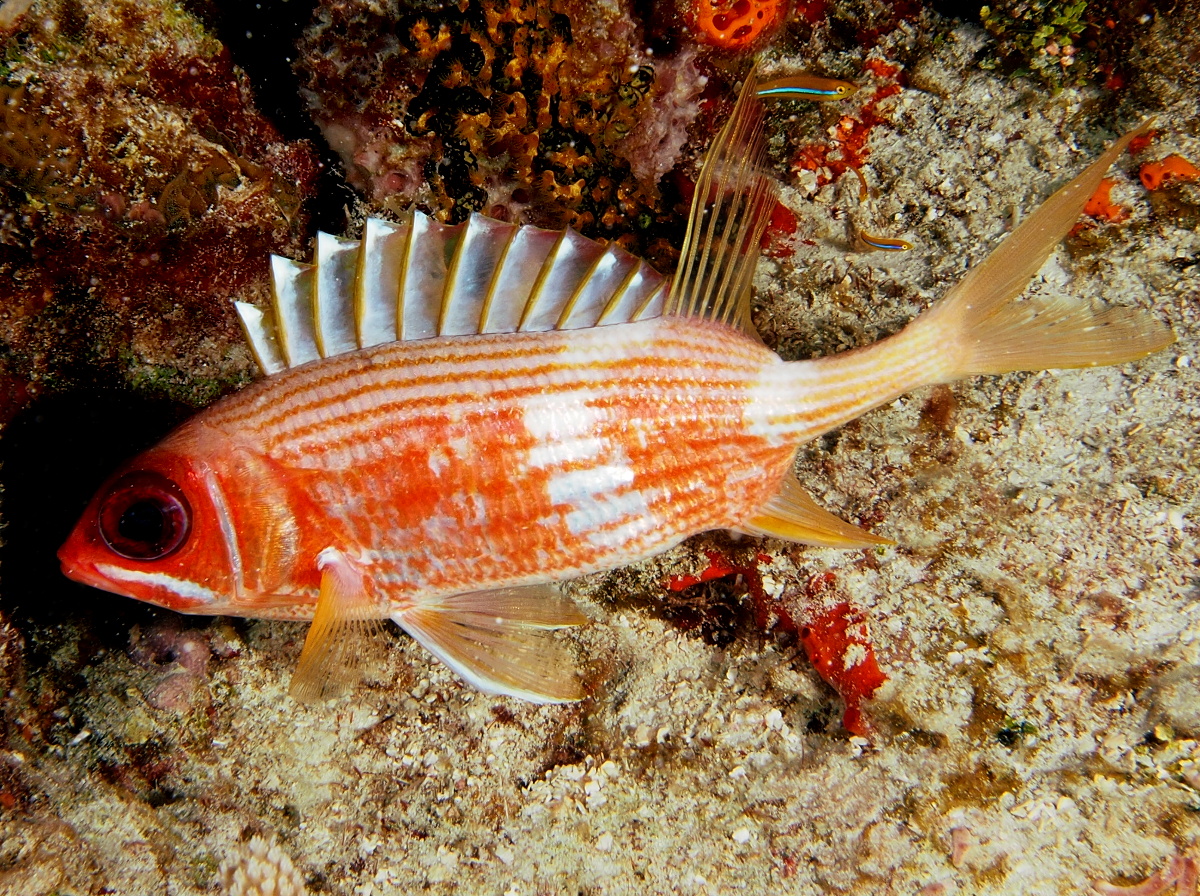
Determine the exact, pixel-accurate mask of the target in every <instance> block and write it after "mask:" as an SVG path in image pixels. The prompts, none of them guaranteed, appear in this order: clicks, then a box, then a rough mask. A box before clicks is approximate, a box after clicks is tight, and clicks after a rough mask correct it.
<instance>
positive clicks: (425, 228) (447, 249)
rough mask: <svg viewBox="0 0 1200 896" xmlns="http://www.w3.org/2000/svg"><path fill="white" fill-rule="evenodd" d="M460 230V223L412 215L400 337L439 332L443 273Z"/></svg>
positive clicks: (402, 284)
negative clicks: (441, 221)
mask: <svg viewBox="0 0 1200 896" xmlns="http://www.w3.org/2000/svg"><path fill="white" fill-rule="evenodd" d="M462 231H463V225H462V224H454V225H450V224H439V223H438V222H437V221H435V220H433V218H430V217H429V216H428V215H424V214H421V213H420V212H417V213H415V214H414V215H413V221H412V232H411V233H410V234H409V238H408V245H407V246H406V247H405V253H404V266H403V269H402V273H401V278H400V304H399V306H398V308H397V313H398V317H397V324H396V329H397V335H399V337H400V338H401V339H404V340H408V339H428V338H429V337H430V336H437V335H438V325H439V323H440V321H441V317H442V300H443V298H444V296H445V290H446V274H447V271H448V269H449V266H450V260H451V259H452V258H453V257H454V248H455V245H456V243H457V242H458V238H459V237H460V236H461V234H462Z"/></svg>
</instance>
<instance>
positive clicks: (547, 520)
mask: <svg viewBox="0 0 1200 896" xmlns="http://www.w3.org/2000/svg"><path fill="white" fill-rule="evenodd" d="M1143 130H1144V126H1143ZM1137 133H1139V132H1138V131H1135V132H1131V133H1129V134H1126V135H1125V136H1124V137H1122V138H1120V139H1119V140H1117V141H1116V142H1115V143H1114V145H1113V146H1112V147H1111V148H1110V149H1109V150H1108V151H1106V152H1105V153H1104V154H1103V155H1102V156H1101V157H1100V158H1099V159H1098V160H1097V161H1096V162H1094V163H1093V164H1092V165H1090V166H1089V167H1088V168H1087V169H1086V170H1085V171H1084V172H1083V173H1082V174H1080V175H1079V176H1077V177H1076V178H1075V179H1074V180H1072V181H1071V182H1070V183H1068V184H1067V185H1066V186H1064V187H1062V188H1061V189H1060V190H1058V191H1057V192H1056V193H1055V194H1054V195H1053V196H1051V197H1050V198H1049V199H1048V200H1047V201H1046V203H1045V204H1044V205H1043V206H1042V207H1041V208H1039V209H1037V210H1036V211H1034V212H1033V213H1032V214H1031V215H1030V216H1029V217H1028V218H1027V219H1026V220H1025V221H1024V223H1022V225H1021V226H1020V227H1019V228H1018V229H1017V230H1016V231H1014V232H1013V233H1012V234H1010V235H1009V236H1008V237H1007V238H1006V239H1005V240H1004V242H1003V243H1001V244H1000V246H999V248H997V249H996V250H995V251H994V252H993V253H992V254H991V255H990V256H988V257H987V258H986V259H985V260H984V261H983V262H982V263H981V264H979V265H977V266H976V267H974V268H972V269H971V271H969V272H968V274H967V275H966V277H965V278H964V279H963V280H962V281H961V282H960V283H959V284H958V285H957V286H955V287H954V288H953V289H951V290H950V292H949V293H948V294H947V295H946V296H945V297H944V298H943V299H941V301H939V302H938V303H937V304H935V305H934V306H933V307H932V308H931V309H929V310H928V311H926V312H925V313H923V314H921V315H919V316H918V317H917V318H916V319H915V320H914V321H913V322H912V323H910V324H909V325H908V326H907V327H906V328H904V329H903V330H902V331H901V332H900V333H898V334H896V335H895V336H892V337H889V338H887V339H884V340H882V341H880V342H878V343H876V344H875V345H872V346H868V347H865V348H861V349H857V350H855V351H851V352H847V353H844V354H840V355H834V356H831V357H828V358H820V359H816V360H813V361H800V362H789V363H785V362H783V361H782V360H781V359H780V358H779V357H778V356H777V355H775V354H774V353H773V352H771V351H770V350H769V349H768V348H766V347H765V346H764V345H763V344H762V343H761V341H760V340H758V339H757V336H756V334H755V333H754V332H753V327H752V326H751V324H750V305H749V296H750V290H749V286H750V282H751V280H752V277H753V274H754V266H755V263H756V260H757V252H758V247H759V245H760V241H761V236H762V233H763V230H764V228H765V226H766V223H767V221H768V220H769V218H770V216H771V213H772V211H773V209H774V206H775V201H776V198H775V197H776V190H775V187H774V184H773V182H772V181H771V180H770V178H769V177H768V176H767V175H766V174H765V173H763V171H762V168H761V160H762V158H763V155H764V148H763V139H762V111H761V108H760V106H759V104H758V101H757V99H756V98H755V96H754V84H753V80H752V79H747V83H746V85H745V86H744V87H743V90H742V93H741V95H740V96H739V99H738V101H737V104H736V105H735V107H734V110H733V113H732V114H731V116H730V118H729V121H728V123H727V124H726V126H725V127H724V128H723V129H722V131H721V133H720V134H719V135H718V137H717V140H716V141H715V142H714V144H713V146H712V147H711V148H710V150H709V153H708V155H707V157H706V159H705V163H704V165H703V167H702V168H701V171H700V176H699V178H698V181H697V184H696V190H695V193H694V199H693V206H692V210H691V213H690V216H689V223H688V230H687V235H686V237H685V240H684V244H683V247H682V249H681V253H680V256H681V257H680V265H679V270H678V271H677V274H676V277H675V279H674V280H672V281H671V282H670V284H669V287H668V283H667V281H666V280H665V279H664V278H663V277H661V276H660V275H659V274H657V273H656V272H654V271H652V270H651V269H649V268H648V267H647V266H646V265H645V264H644V263H642V262H639V261H638V260H637V259H634V258H633V257H632V256H630V255H628V254H627V253H623V252H621V251H620V250H618V249H615V248H614V247H611V246H610V247H604V246H600V245H598V244H596V243H593V242H591V241H589V240H586V239H585V238H583V237H582V236H580V235H579V234H576V233H574V232H571V231H567V232H564V233H560V234H555V233H551V232H549V231H543V230H538V229H536V228H528V227H518V226H516V225H514V224H508V223H504V222H499V221H491V220H489V219H486V218H482V217H480V216H473V217H472V218H470V219H469V220H468V221H467V222H465V223H464V224H462V225H455V226H447V225H442V224H439V223H437V222H434V221H432V220H430V219H428V218H427V217H425V216H422V215H420V214H414V215H413V216H412V217H411V218H410V219H409V220H408V221H407V222H406V223H403V224H394V223H389V222H383V221H377V220H371V221H368V222H367V225H366V228H365V231H364V235H363V239H362V240H351V239H345V238H339V237H333V236H330V235H328V234H322V235H319V236H318V239H317V249H316V259H315V264H314V265H302V264H298V263H296V262H293V261H290V260H286V259H275V260H274V261H273V263H272V266H271V267H272V272H273V278H274V280H273V286H274V288H273V292H272V295H273V301H272V303H271V305H270V307H269V308H266V309H259V308H256V307H253V306H249V305H245V304H239V305H238V312H239V316H240V318H241V320H242V323H243V326H244V328H245V331H246V335H247V338H248V340H249V343H250V346H251V349H252V351H253V353H254V356H255V358H256V359H257V360H258V361H259V363H260V366H261V367H262V369H263V372H264V373H265V374H267V375H266V376H265V377H264V378H263V379H262V380H260V381H259V382H257V383H255V384H252V385H250V386H248V387H247V388H246V389H244V390H243V391H242V392H240V393H237V394H234V395H231V396H228V397H226V398H225V399H222V400H221V401H220V402H218V403H217V404H216V405H214V406H213V407H211V408H208V409H207V410H205V411H203V412H201V413H200V414H198V415H197V416H196V417H194V418H193V419H192V420H189V421H187V422H186V423H184V424H183V425H182V426H181V427H180V428H179V429H177V430H176V431H175V432H174V433H173V434H171V435H170V436H168V437H167V438H166V439H164V440H163V442H162V443H160V444H159V445H158V446H156V447H155V448H153V449H151V450H150V451H148V452H146V453H144V454H143V455H141V456H139V457H137V458H134V459H133V460H132V461H130V462H129V463H128V464H127V465H125V466H124V467H123V468H122V469H120V470H118V471H117V473H116V474H114V476H113V477H112V479H110V480H109V482H107V483H106V484H105V485H104V486H102V487H101V489H100V490H99V492H98V493H97V494H96V496H95V497H94V498H93V499H92V502H91V503H90V504H89V505H88V508H87V510H85V512H84V514H83V517H82V518H81V519H80V522H79V523H78V525H77V526H76V528H75V530H74V531H73V532H72V534H71V536H70V538H69V539H68V541H67V543H66V544H65V545H64V546H63V548H62V549H61V550H60V552H59V556H60V558H61V560H62V563H63V569H64V571H65V572H66V573H67V574H68V575H69V576H71V577H73V578H75V579H77V580H79V581H82V582H86V583H88V584H92V585H95V586H97V587H100V588H106V589H108V590H111V591H116V592H118V593H121V594H128V595H131V596H134V597H137V598H140V599H142V600H147V601H151V602H153V603H156V604H160V605H162V606H166V607H170V608H173V609H177V610H181V611H183V612H191V613H229V614H234V615H243V616H260V617H269V618H283V619H311V620H312V625H311V626H310V628H309V632H308V636H307V638H306V640H305V645H304V648H303V650H302V651H301V655H300V658H299V662H298V664H297V668H296V672H295V675H294V676H293V685H292V693H293V694H295V695H296V696H297V697H298V698H300V699H306V700H307V699H318V698H322V697H326V696H332V695H335V694H337V693H340V692H343V691H344V690H345V688H346V687H347V686H349V685H350V684H352V683H353V681H354V680H355V678H356V675H357V671H358V670H359V669H360V668H361V663H362V657H363V656H364V655H365V652H364V650H363V645H364V640H365V639H366V638H368V637H370V636H371V634H372V628H373V627H372V624H371V623H372V621H373V620H379V619H387V618H390V619H392V620H393V621H395V622H396V623H397V624H399V625H400V626H401V627H403V628H404V629H405V630H406V631H407V632H408V633H409V634H410V635H412V637H413V638H414V639H415V640H416V641H417V642H419V643H420V644H421V645H423V646H424V647H426V648H427V649H428V650H430V651H431V652H432V653H433V654H434V655H435V656H436V657H438V658H439V659H441V660H442V661H443V662H445V663H446V664H447V665H448V666H449V667H450V668H451V669H453V670H454V671H455V672H456V673H458V674H459V675H460V676H461V677H462V678H463V679H464V680H466V681H467V682H469V683H470V684H472V685H474V686H476V687H478V688H480V689H482V690H484V691H487V692H490V693H499V694H506V695H509V696H515V697H521V698H524V699H528V700H533V701H535V702H555V701H564V700H575V699H579V698H580V697H581V696H582V695H583V689H582V687H581V685H580V683H579V681H578V678H577V676H576V674H575V672H574V663H573V661H572V658H571V654H570V651H569V650H568V648H567V647H566V646H565V645H564V644H563V642H562V640H561V639H560V638H558V637H557V636H556V635H555V631H556V630H557V629H560V628H566V627H570V626H573V625H578V624H581V623H583V622H585V621H586V617H584V616H583V615H582V614H581V613H580V612H579V611H578V609H576V608H575V607H574V605H573V604H572V603H571V602H570V600H568V599H567V598H566V597H565V596H564V595H563V594H562V593H561V592H560V591H559V590H558V589H556V588H555V587H553V583H555V582H558V581H560V580H563V579H569V578H573V577H575V576H578V575H581V574H584V573H587V572H591V571H596V570H603V569H611V568H615V567H618V566H622V565H624V564H627V563H632V562H635V561H638V560H641V559H644V558H646V557H649V556H652V555H654V554H656V553H659V552H661V551H663V550H666V549H668V548H670V547H671V546H673V545H675V544H678V543H679V542H680V541H681V540H682V539H684V538H686V537H688V536H689V535H692V534H695V533H698V532H702V531H705V530H708V529H714V528H728V529H734V530H737V531H741V532H744V533H748V534H752V535H767V536H772V537H776V538H782V539H787V540H790V541H793V542H798V543H801V544H815V545H825V546H836V547H858V548H864V547H872V546H876V545H879V544H884V543H887V542H886V540H885V539H882V538H880V537H879V536H876V535H872V534H871V533H868V532H864V531H863V530H861V529H859V528H858V527H856V526H853V525H851V524H849V523H846V522H843V521H842V520H839V519H837V518H836V517H834V516H833V515H832V514H829V513H828V512H827V511H824V510H822V509H821V508H820V507H818V506H817V505H816V503H815V502H814V501H813V500H812V499H811V498H810V497H809V496H808V494H807V493H806V492H805V491H804V490H803V488H802V487H801V486H800V484H799V483H798V482H797V481H796V480H795V478H794V477H793V476H792V475H791V473H790V468H791V464H792V459H793V456H794V453H795V450H796V448H797V446H798V445H801V444H803V443H805V442H807V441H809V440H811V439H813V438H816V437H817V436H819V435H821V434H822V433H824V432H827V431H829V430H831V429H833V428H835V427H837V426H839V425H841V424H843V423H845V422H846V421H848V420H851V419H853V418H855V417H857V416H859V415H860V414H863V413H865V412H867V411H868V410H870V409H871V408H873V407H877V406H879V405H881V404H884V403H887V402H890V401H892V400H893V399H895V398H896V397H897V396H899V395H901V394H903V393H905V392H907V391H909V390H911V389H914V388H918V387H920V386H924V385H931V384H934V383H941V382H949V381H951V380H955V379H958V378H961V377H964V376H968V375H973V374H979V373H1003V372H1006V371H1011V370H1030V369H1041V368H1045V367H1066V366H1089V365H1092V364H1100V363H1104V364H1115V363H1122V362H1124V361H1129V360H1133V359H1136V358H1139V357H1142V356H1144V355H1146V354H1148V353H1150V352H1153V351H1156V350H1158V349H1159V348H1162V347H1163V346H1165V345H1167V344H1169V343H1170V342H1171V341H1172V339H1173V337H1172V334H1171V332H1170V330H1169V329H1168V328H1166V327H1164V326H1163V325H1162V324H1160V323H1158V322H1157V321H1155V320H1154V319H1153V318H1151V317H1149V316H1147V315H1144V314H1142V313H1140V312H1138V311H1137V310H1135V309H1127V308H1109V309H1106V310H1099V311H1096V310H1093V309H1091V308H1090V307H1088V306H1086V305H1084V304H1082V303H1079V302H1074V301H1070V300H1067V299H1064V298H1061V297H1056V298H1051V299H1049V300H1045V299H1043V298H1041V297H1039V298H1037V299H1033V300H1029V301H1021V300H1020V293H1021V291H1022V290H1023V289H1024V287H1025V286H1026V284H1027V283H1028V282H1029V280H1030V278H1031V277H1032V276H1033V275H1034V274H1035V273H1036V272H1037V270H1038V268H1039V267H1040V266H1041V265H1042V263H1043V262H1044V261H1045V260H1046V258H1047V257H1048V256H1049V254H1050V252H1051V251H1053V249H1054V247H1055V245H1056V244H1057V243H1058V242H1059V240H1061V238H1062V237H1063V236H1064V235H1065V234H1066V233H1067V231H1068V229H1069V228H1070V227H1071V226H1072V224H1074V222H1075V220H1076V219H1077V218H1078V215H1079V213H1080V211H1081V209H1082V207H1083V204H1084V202H1085V201H1086V200H1087V198H1088V197H1089V196H1091V195H1092V193H1093V192H1094V191H1095V188H1096V184H1098V183H1099V181H1100V178H1101V177H1102V176H1103V174H1104V172H1105V170H1106V169H1107V168H1108V167H1109V165H1111V164H1112V162H1113V161H1114V160H1115V159H1116V157H1117V155H1118V154H1119V153H1120V152H1121V151H1123V149H1124V148H1125V146H1126V145H1127V144H1128V142H1129V141H1130V140H1131V139H1132V138H1133V137H1134V136H1136V134H1137Z"/></svg>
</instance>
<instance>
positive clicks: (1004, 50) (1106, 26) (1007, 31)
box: [980, 0, 1156, 87]
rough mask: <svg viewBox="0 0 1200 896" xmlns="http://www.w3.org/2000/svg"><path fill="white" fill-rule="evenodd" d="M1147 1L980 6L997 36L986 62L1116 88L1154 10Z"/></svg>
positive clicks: (1010, 0) (1033, 0)
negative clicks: (992, 51)
mask: <svg viewBox="0 0 1200 896" xmlns="http://www.w3.org/2000/svg"><path fill="white" fill-rule="evenodd" d="M1155 11H1156V10H1155V4H1153V3H1150V2H1148V0H1135V2H1132V3H1130V2H1120V3H1118V2H1112V0H997V2H992V3H990V4H989V5H987V6H984V7H983V8H982V10H981V11H980V16H981V18H982V20H983V25H984V27H985V28H987V30H988V31H989V32H991V34H992V35H993V36H994V37H995V38H996V46H995V50H994V55H989V57H988V59H987V62H986V64H987V65H989V66H992V67H1000V66H1003V67H1005V68H1006V69H1007V70H1009V71H1011V72H1013V73H1015V74H1021V75H1029V74H1032V75H1035V76H1037V77H1039V78H1041V79H1042V80H1044V81H1045V82H1046V83H1047V84H1050V85H1052V86H1056V87H1062V86H1065V85H1080V84H1086V83H1088V82H1100V83H1105V84H1106V85H1107V86H1110V87H1119V86H1121V85H1123V84H1124V83H1125V80H1126V77H1127V74H1128V70H1129V69H1128V64H1129V54H1130V52H1131V50H1132V49H1133V47H1134V45H1135V43H1136V41H1137V40H1138V38H1139V37H1141V36H1142V35H1144V33H1145V31H1146V26H1147V25H1148V23H1149V22H1150V21H1151V19H1152V18H1153V16H1154V13H1155Z"/></svg>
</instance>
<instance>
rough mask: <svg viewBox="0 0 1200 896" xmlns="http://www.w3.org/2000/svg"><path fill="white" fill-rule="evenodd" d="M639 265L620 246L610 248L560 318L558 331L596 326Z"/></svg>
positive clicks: (556, 327)
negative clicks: (612, 299)
mask: <svg viewBox="0 0 1200 896" xmlns="http://www.w3.org/2000/svg"><path fill="white" fill-rule="evenodd" d="M637 265H638V260H637V259H636V258H634V257H633V256H632V255H630V254H629V253H628V252H626V251H625V250H624V249H622V248H621V247H620V246H617V245H611V246H609V247H608V248H607V249H605V250H604V251H603V252H602V253H601V254H600V255H599V256H598V257H597V258H596V260H595V261H594V262H592V268H591V270H590V271H589V272H588V275H587V276H586V277H585V278H584V279H583V281H582V282H581V283H580V284H579V286H578V288H577V289H576V290H575V293H574V295H572V296H571V299H570V301H568V302H567V305H566V307H565V308H563V310H562V313H561V314H560V315H559V316H558V321H557V323H556V325H555V329H557V330H578V329H582V328H585V327H594V326H596V322H597V321H598V320H599V319H600V315H601V314H602V313H603V312H604V310H605V308H606V307H607V305H608V302H609V300H610V299H611V298H612V297H613V296H614V295H615V293H616V291H617V290H618V289H619V288H620V286H621V284H623V283H624V282H625V279H626V278H627V277H628V276H629V274H630V273H631V272H632V271H633V270H635V269H636V268H637Z"/></svg>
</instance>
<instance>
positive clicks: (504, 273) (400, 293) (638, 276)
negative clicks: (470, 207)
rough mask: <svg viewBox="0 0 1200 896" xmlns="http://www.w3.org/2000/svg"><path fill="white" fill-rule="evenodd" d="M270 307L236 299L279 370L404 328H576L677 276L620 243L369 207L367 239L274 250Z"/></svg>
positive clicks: (660, 292) (454, 332)
mask: <svg viewBox="0 0 1200 896" xmlns="http://www.w3.org/2000/svg"><path fill="white" fill-rule="evenodd" d="M271 278H272V284H273V289H272V307H271V308H270V309H269V310H268V311H267V312H263V311H261V310H259V309H258V308H256V307H255V306H254V305H250V304H248V303H246V302H238V303H236V305H237V311H238V316H239V318H240V319H241V323H242V328H243V330H244V331H245V333H246V338H247V339H248V340H249V342H250V347H251V350H252V352H253V354H254V358H255V360H256V361H257V362H258V366H259V367H260V368H261V369H262V371H263V372H264V373H267V374H271V373H276V372H278V371H280V370H285V369H287V368H288V367H295V366H297V365H299V364H303V363H305V362H307V361H313V360H316V359H317V358H328V357H330V356H332V355H337V354H341V353H343V352H347V351H353V350H355V349H359V348H367V347H369V346H373V345H382V344H383V343H386V342H393V341H396V340H410V339H426V338H429V337H432V336H464V335H472V334H477V333H515V332H517V331H544V330H571V329H579V328H583V327H594V326H603V325H608V324H618V323H626V322H628V321H633V320H645V319H647V318H652V317H658V316H660V315H661V314H662V313H663V306H664V302H665V297H666V294H667V284H668V280H667V279H666V278H665V277H663V276H662V275H661V274H659V273H658V272H657V271H655V270H654V269H653V268H652V267H650V266H649V265H648V264H646V263H645V262H644V261H641V260H639V259H638V258H636V257H634V256H633V255H630V254H629V253H628V252H626V251H625V250H624V249H622V248H620V247H619V246H616V245H608V246H604V245H602V244H600V243H597V242H595V241H594V240H590V239H588V238H587V237H584V236H581V235H580V234H578V233H576V232H575V231H573V230H567V231H564V232H555V231H550V230H542V229H541V228H538V227H530V226H525V227H522V226H518V225H516V224H508V223H505V222H503V221H496V220H493V219H491V218H486V217H484V216H482V215H472V216H471V217H470V219H468V220H467V221H466V222H465V223H463V224H457V225H446V224H439V223H438V222H437V221H434V220H433V219H432V218H429V217H428V216H426V215H423V214H421V213H420V212H417V213H414V214H413V216H412V218H411V219H410V220H409V221H408V222H406V223H402V224H395V223H392V222H390V221H382V220H378V219H375V218H372V219H369V220H368V221H367V224H366V228H365V230H364V232H363V238H362V240H348V239H343V238H340V237H334V236H330V235H329V234H327V233H321V234H318V235H317V252H316V259H315V260H314V263H313V264H312V265H305V264H300V263H298V262H295V261H292V260H290V259H287V258H281V257H279V256H273V257H272V259H271Z"/></svg>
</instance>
